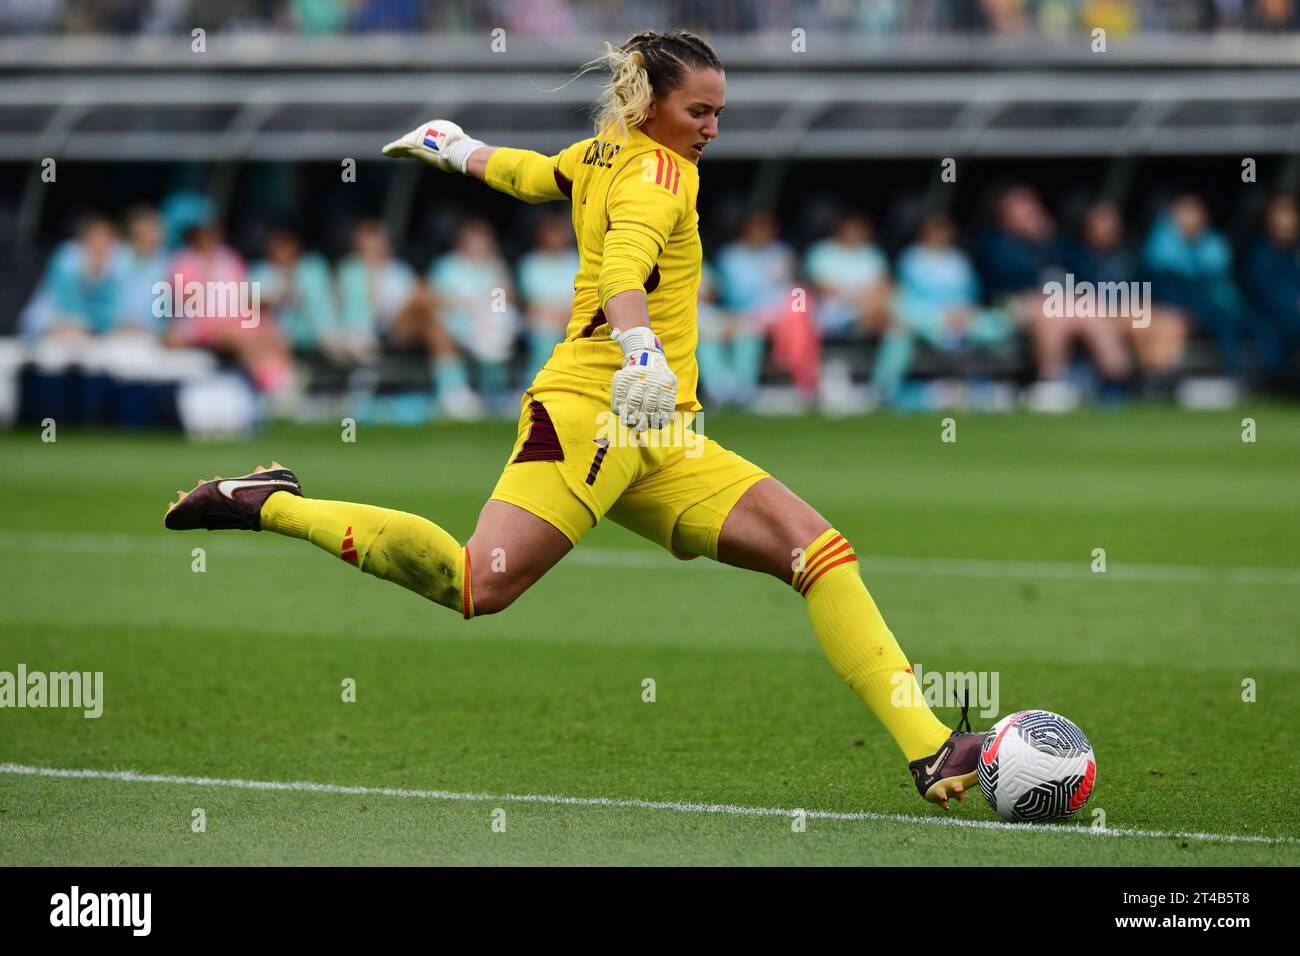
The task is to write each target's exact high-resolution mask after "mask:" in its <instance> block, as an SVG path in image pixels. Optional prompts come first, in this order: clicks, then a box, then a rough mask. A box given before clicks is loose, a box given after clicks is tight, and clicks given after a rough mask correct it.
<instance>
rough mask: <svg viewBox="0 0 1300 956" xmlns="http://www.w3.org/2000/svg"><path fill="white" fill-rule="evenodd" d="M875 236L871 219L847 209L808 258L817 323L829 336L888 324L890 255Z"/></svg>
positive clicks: (856, 334)
mask: <svg viewBox="0 0 1300 956" xmlns="http://www.w3.org/2000/svg"><path fill="white" fill-rule="evenodd" d="M872 238H873V237H872V229H871V223H870V221H869V220H868V219H867V218H866V217H865V216H863V215H862V214H861V213H856V212H853V213H847V214H845V215H844V216H842V217H840V220H839V222H837V223H836V224H835V229H834V231H833V232H832V233H831V235H830V237H828V238H826V239H822V240H820V241H818V242H816V243H814V244H813V245H812V247H811V248H810V249H809V250H808V254H807V256H806V257H805V258H804V272H806V273H807V275H808V278H809V279H811V280H812V283H813V286H814V287H815V288H816V290H817V325H818V328H819V330H820V332H821V335H822V338H823V340H825V341H829V342H843V341H848V340H851V339H856V338H861V337H863V336H866V335H870V334H876V333H879V332H881V331H883V330H884V328H885V327H886V326H887V325H888V324H889V309H888V305H889V296H890V283H889V261H888V260H887V259H886V258H885V254H884V253H883V252H881V251H880V248H879V247H878V246H877V245H875V243H874V242H873V241H872Z"/></svg>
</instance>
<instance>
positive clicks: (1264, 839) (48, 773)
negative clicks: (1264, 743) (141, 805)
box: [0, 763, 1300, 845]
mask: <svg viewBox="0 0 1300 956" xmlns="http://www.w3.org/2000/svg"><path fill="white" fill-rule="evenodd" d="M0 774H11V775H22V776H30V777H70V778H76V779H86V780H118V781H123V782H126V783H173V784H183V785H186V786H193V787H234V788H236V789H240V790H292V791H297V792H300V793H330V794H343V795H347V796H376V797H406V798H411V799H416V800H467V801H474V802H477V803H542V804H550V805H554V806H568V807H604V808H608V809H616V810H672V811H676V812H677V813H719V814H726V815H728V816H737V817H792V816H793V815H794V810H793V809H790V810H787V809H785V808H783V807H745V806H738V805H736V804H731V803H679V802H675V801H668V800H616V799H613V798H611V797H564V796H550V795H545V794H536V793H529V794H515V793H460V792H457V791H454V790H408V789H404V788H397V787H348V786H341V785H339V784H333V783H309V782H306V781H291V782H285V781H278V780H222V779H219V778H216V777H187V776H173V775H170V774H161V773H136V772H135V771H134V770H64V769H61V768H58V767H28V766H24V765H23V764H16V763H3V764H0ZM974 796H976V797H977V796H978V794H974ZM804 813H805V814H806V815H807V816H808V818H809V819H813V820H851V821H867V822H872V823H908V824H919V825H924V826H949V827H967V828H970V829H975V830H1016V831H1020V832H1023V833H1076V834H1082V835H1084V836H1110V837H1147V838H1152V839H1179V840H1198V841H1201V842H1205V843H1263V844H1269V845H1283V844H1286V845H1290V844H1300V837H1289V836H1247V835H1239V834H1232V833H1181V832H1166V831H1162V830H1123V829H1119V830H1112V829H1107V830H1094V829H1093V828H1092V827H1079V826H1068V825H1066V824H1062V823H1006V822H1002V821H994V820H962V819H958V818H952V817H937V816H935V817H918V816H911V815H908V814H904V813H867V812H860V813H846V812H842V811H836V810H805V811H804Z"/></svg>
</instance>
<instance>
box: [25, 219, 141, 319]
mask: <svg viewBox="0 0 1300 956" xmlns="http://www.w3.org/2000/svg"><path fill="white" fill-rule="evenodd" d="M121 294H122V282H121V260H120V249H119V246H118V240H117V229H116V227H115V226H114V225H113V223H112V221H111V220H109V219H108V218H106V217H105V216H102V215H99V214H98V213H92V214H91V215H89V216H87V217H86V218H85V219H83V220H82V221H81V223H80V225H79V226H78V228H77V238H76V239H74V240H69V241H67V242H64V243H61V244H60V245H59V246H58V247H57V248H56V249H55V250H54V254H53V255H52V256H51V257H50V261H49V264H48V265H47V266H46V268H45V275H44V276H43V277H42V279H41V282H40V284H39V286H38V287H37V289H36V292H35V294H34V295H33V297H32V300H31V302H30V303H29V304H28V306H27V308H26V309H24V311H23V316H22V319H21V322H20V325H21V328H22V330H23V334H24V335H25V336H26V337H28V338H30V339H41V338H51V339H57V340H61V341H65V342H76V341H80V340H84V339H87V338H89V337H90V336H92V335H99V334H103V333H105V332H108V331H110V330H112V329H113V328H114V326H115V325H116V324H117V322H118V320H119V318H120V312H121Z"/></svg>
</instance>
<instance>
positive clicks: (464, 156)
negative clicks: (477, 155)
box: [445, 136, 487, 173]
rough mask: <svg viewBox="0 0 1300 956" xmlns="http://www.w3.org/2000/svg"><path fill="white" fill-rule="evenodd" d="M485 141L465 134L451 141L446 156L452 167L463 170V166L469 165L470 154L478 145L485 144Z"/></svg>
mask: <svg viewBox="0 0 1300 956" xmlns="http://www.w3.org/2000/svg"><path fill="white" fill-rule="evenodd" d="M486 145H487V143H485V142H483V141H482V140H481V139H470V138H469V137H468V136H466V137H465V138H464V139H462V140H459V141H457V142H455V143H452V144H451V145H450V146H448V147H447V151H446V154H445V155H446V157H447V162H449V163H450V164H451V165H452V166H453V167H455V168H456V169H457V170H459V171H460V172H462V173H463V172H465V167H466V166H468V165H469V157H470V154H471V153H473V152H474V150H476V149H478V148H479V147H480V146H486Z"/></svg>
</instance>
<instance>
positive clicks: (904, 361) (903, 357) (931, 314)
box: [872, 213, 1012, 402]
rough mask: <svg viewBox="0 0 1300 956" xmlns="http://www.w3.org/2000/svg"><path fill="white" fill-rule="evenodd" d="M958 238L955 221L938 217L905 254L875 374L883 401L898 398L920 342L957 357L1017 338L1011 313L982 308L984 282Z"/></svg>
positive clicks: (927, 220) (928, 221)
mask: <svg viewBox="0 0 1300 956" xmlns="http://www.w3.org/2000/svg"><path fill="white" fill-rule="evenodd" d="M956 239H957V230H956V227H955V226H954V225H953V222H952V219H951V218H950V217H949V216H947V215H946V214H944V213H934V214H931V215H929V216H927V217H926V218H925V219H924V220H923V221H922V223H921V228H920V230H919V231H918V233H917V241H916V242H915V243H913V244H912V245H911V246H908V247H907V248H906V249H904V250H903V253H902V255H901V256H899V259H898V289H897V293H896V295H895V297H894V306H893V313H894V321H893V323H892V325H891V326H890V328H889V330H888V331H887V332H886V333H885V335H884V336H883V337H882V338H881V342H880V348H879V350H878V351H877V352H876V361H875V368H874V369H873V372H872V385H873V386H874V387H875V389H876V392H877V393H878V394H879V396H880V397H881V399H882V400H883V401H886V402H892V401H895V400H896V399H897V398H898V396H899V389H900V388H901V387H902V385H903V381H904V379H905V377H906V375H907V371H908V368H909V367H910V366H911V363H912V359H913V357H914V355H915V353H916V343H917V341H918V340H919V341H922V342H924V343H926V344H927V345H929V346H930V347H931V348H934V349H937V350H939V351H940V352H944V353H947V354H949V355H952V354H957V353H960V352H963V351H965V350H967V349H970V348H993V347H996V346H999V345H1002V344H1004V343H1005V342H1007V341H1008V340H1009V339H1010V338H1011V332H1012V326H1011V323H1010V321H1009V320H1008V319H1007V316H1006V314H1005V313H1004V312H1003V311H1002V310H1000V309H986V308H981V306H980V304H979V299H980V289H979V278H978V276H977V275H976V273H975V267H974V266H973V265H972V264H971V262H970V259H969V258H968V257H967V255H966V253H965V252H963V251H962V250H961V249H959V248H958V247H957V244H956Z"/></svg>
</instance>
